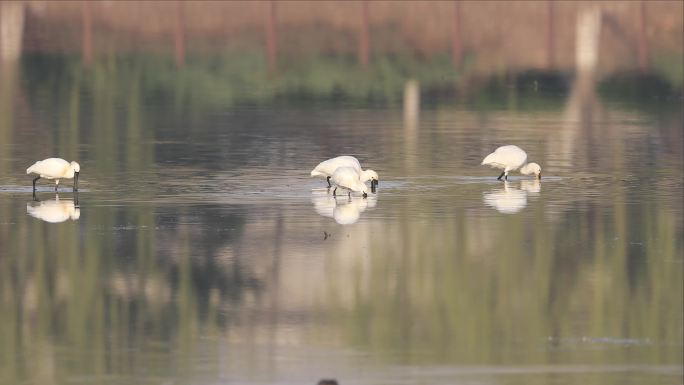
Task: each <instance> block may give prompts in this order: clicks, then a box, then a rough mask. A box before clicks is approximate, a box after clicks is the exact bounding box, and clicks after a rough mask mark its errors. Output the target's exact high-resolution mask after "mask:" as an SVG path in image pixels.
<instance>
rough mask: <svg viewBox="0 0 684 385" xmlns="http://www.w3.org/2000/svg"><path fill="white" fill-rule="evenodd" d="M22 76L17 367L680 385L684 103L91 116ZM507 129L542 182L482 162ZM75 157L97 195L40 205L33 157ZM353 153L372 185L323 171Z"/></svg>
mask: <svg viewBox="0 0 684 385" xmlns="http://www.w3.org/2000/svg"><path fill="white" fill-rule="evenodd" d="M23 87H28V86H23V85H19V84H18V83H17V84H16V90H17V91H16V92H15V93H11V94H10V95H11V97H9V98H4V99H2V100H1V101H0V102H1V103H5V108H4V111H12V113H11V119H10V120H9V121H8V120H5V123H3V124H4V125H3V126H2V134H3V138H5V140H4V141H3V142H2V143H0V169H1V170H2V171H3V174H2V180H1V181H0V282H1V284H0V301H1V303H2V311H1V312H0V346H2V348H0V383H7V384H22V383H26V384H28V383H31V384H32V383H59V384H74V383H102V384H131V383H136V384H315V383H316V382H317V381H318V380H319V379H320V378H326V377H330V378H337V379H338V380H339V381H340V383H341V384H345V385H346V384H547V383H553V384H577V383H582V384H607V383H619V384H644V383H649V384H680V383H681V379H682V374H683V369H682V358H683V357H682V347H683V344H682V339H683V331H682V321H683V318H682V289H683V288H682V282H683V277H682V191H683V190H682V177H681V176H682V174H681V165H682V145H681V143H682V142H681V139H682V136H681V132H682V131H681V127H682V114H681V110H678V109H677V110H674V111H672V110H665V111H660V110H656V111H652V110H648V109H642V108H639V106H636V108H635V106H631V105H630V106H624V105H619V104H612V103H607V102H606V103H603V104H601V105H600V106H593V107H587V106H585V107H583V108H585V109H587V108H589V109H590V110H592V111H594V113H593V114H590V115H591V116H590V117H589V118H587V117H586V115H587V114H586V111H585V110H582V109H580V111H579V112H577V107H576V106H574V105H573V103H572V102H571V101H568V102H567V103H560V104H559V105H558V106H557V107H553V108H550V109H549V108H544V109H541V108H540V109H534V108H532V109H531V110H518V109H515V108H506V107H504V108H494V109H489V110H481V109H479V108H477V107H475V106H469V105H456V106H430V105H426V106H424V107H423V109H422V110H421V111H420V116H419V118H418V117H416V118H406V117H405V114H404V112H403V111H402V110H401V108H393V107H375V108H358V107H344V106H341V107H320V106H319V107H316V108H307V107H272V106H263V107H259V106H254V107H226V108H219V109H214V110H211V111H209V112H206V111H204V112H201V113H198V112H193V111H180V112H179V111H175V110H174V109H173V108H171V107H170V106H169V105H168V104H164V103H162V102H160V101H159V100H156V99H154V98H147V99H145V98H141V99H142V100H140V101H139V103H136V104H131V105H128V106H126V105H124V106H121V105H118V104H116V103H107V102H106V101H105V102H103V101H102V100H98V99H97V97H95V96H92V95H87V94H84V95H81V96H80V97H79V98H77V100H79V102H78V103H80V104H79V105H81V107H79V108H77V109H76V113H74V112H73V111H74V110H73V109H69V108H70V107H69V104H68V103H66V104H64V103H58V104H57V105H51V104H50V103H45V102H41V100H42V99H40V98H35V99H32V98H31V95H32V94H33V93H35V92H34V90H32V89H30V87H29V88H28V89H25V88H23ZM27 98H28V101H26V99H27ZM594 102H595V103H600V102H596V101H594ZM22 103H24V104H26V103H28V104H29V106H28V107H26V106H25V107H22V108H17V109H12V108H9V107H8V106H17V105H22ZM78 103H77V104H78ZM91 105H92V107H91ZM72 108H73V103H72ZM597 111H598V112H597ZM74 121H78V122H80V123H78V125H77V127H76V128H74V130H71V131H70V130H67V129H65V128H63V127H69V125H70V124H72V123H73V122H74ZM62 122H67V123H66V126H65V124H64V123H62ZM68 122H72V123H68ZM73 124H76V123H73ZM73 124H72V125H73ZM60 127H62V128H60ZM502 144H517V145H519V146H520V147H522V148H524V149H526V150H527V151H528V155H529V159H530V160H532V161H536V162H538V163H540V164H541V165H542V167H543V170H544V171H543V175H544V176H543V179H542V180H541V182H538V181H536V180H533V179H530V178H528V177H523V176H520V175H518V174H513V175H512V176H511V177H510V178H509V180H508V181H507V182H499V181H497V180H496V177H497V176H498V171H497V170H492V169H488V168H485V167H483V166H480V165H479V164H480V162H481V160H482V158H483V157H484V156H485V155H487V154H488V153H489V152H491V151H493V150H494V149H495V148H496V147H497V146H499V145H502ZM58 154H63V156H64V157H67V158H69V159H70V160H71V159H78V161H79V162H80V164H81V168H82V170H81V171H82V172H81V178H80V180H79V184H80V187H81V190H80V192H79V193H78V194H77V195H74V194H73V193H72V192H71V191H70V189H69V186H70V181H67V182H66V183H64V182H63V183H62V184H61V186H62V187H61V188H60V191H59V195H58V196H57V195H56V194H55V193H54V192H53V191H52V186H51V185H50V184H49V183H48V182H46V181H40V182H39V187H40V188H39V191H38V193H37V196H36V197H37V200H33V199H32V195H31V179H30V177H28V176H26V175H25V174H24V170H25V168H26V167H27V166H28V165H30V164H31V163H32V162H33V161H35V160H36V159H42V158H45V157H48V156H53V155H58ZM339 154H353V155H355V156H357V157H358V158H359V159H360V160H361V162H362V165H363V166H364V167H365V168H372V169H374V170H376V171H377V172H378V173H379V175H380V185H379V188H378V191H377V193H376V194H370V196H369V197H368V199H362V198H361V197H360V196H353V197H352V198H351V199H350V198H347V197H346V196H345V195H342V196H338V197H337V198H333V197H332V196H331V194H330V192H329V191H328V190H327V189H326V188H325V186H326V184H325V181H323V180H317V179H312V178H310V177H309V172H310V170H311V169H312V168H313V167H314V166H315V165H316V164H317V163H318V162H320V161H322V160H324V159H327V158H329V157H332V156H334V155H339Z"/></svg>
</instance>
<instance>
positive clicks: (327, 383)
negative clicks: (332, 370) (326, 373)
mask: <svg viewBox="0 0 684 385" xmlns="http://www.w3.org/2000/svg"><path fill="white" fill-rule="evenodd" d="M318 385H339V384H338V383H337V380H333V379H328V378H324V379H322V380H320V381H318Z"/></svg>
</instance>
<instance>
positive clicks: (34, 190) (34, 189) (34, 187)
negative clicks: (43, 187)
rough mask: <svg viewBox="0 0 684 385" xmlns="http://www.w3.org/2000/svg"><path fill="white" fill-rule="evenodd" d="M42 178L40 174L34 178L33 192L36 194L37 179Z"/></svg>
mask: <svg viewBox="0 0 684 385" xmlns="http://www.w3.org/2000/svg"><path fill="white" fill-rule="evenodd" d="M38 179H40V176H37V177H35V178H34V179H33V193H34V194H35V192H36V181H37V180H38Z"/></svg>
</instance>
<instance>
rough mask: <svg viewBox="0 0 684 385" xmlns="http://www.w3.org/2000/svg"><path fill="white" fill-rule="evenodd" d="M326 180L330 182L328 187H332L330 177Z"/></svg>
mask: <svg viewBox="0 0 684 385" xmlns="http://www.w3.org/2000/svg"><path fill="white" fill-rule="evenodd" d="M325 180H327V181H328V187H332V185H331V184H330V177H327V178H326V179H325Z"/></svg>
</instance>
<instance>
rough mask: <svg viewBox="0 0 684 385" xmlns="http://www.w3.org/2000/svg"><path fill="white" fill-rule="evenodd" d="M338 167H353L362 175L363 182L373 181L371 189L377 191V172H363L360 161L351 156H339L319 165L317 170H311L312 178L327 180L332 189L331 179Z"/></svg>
mask: <svg viewBox="0 0 684 385" xmlns="http://www.w3.org/2000/svg"><path fill="white" fill-rule="evenodd" d="M338 167H351V168H353V169H355V170H356V171H357V172H358V173H359V175H360V179H361V182H365V181H367V180H370V181H371V189H375V186H377V185H378V183H379V178H378V173H377V172H375V171H373V170H365V171H364V170H362V169H361V163H359V160H358V159H356V158H355V157H353V156H349V155H343V156H338V157H336V158H331V159H328V160H325V161H323V162H321V163H319V164H318V166H316V168H314V169H313V170H311V176H312V177H320V178H324V179H326V180H327V181H328V187H332V185H331V184H330V178H331V177H332V174H333V173H334V172H335V170H337V168H338Z"/></svg>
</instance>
